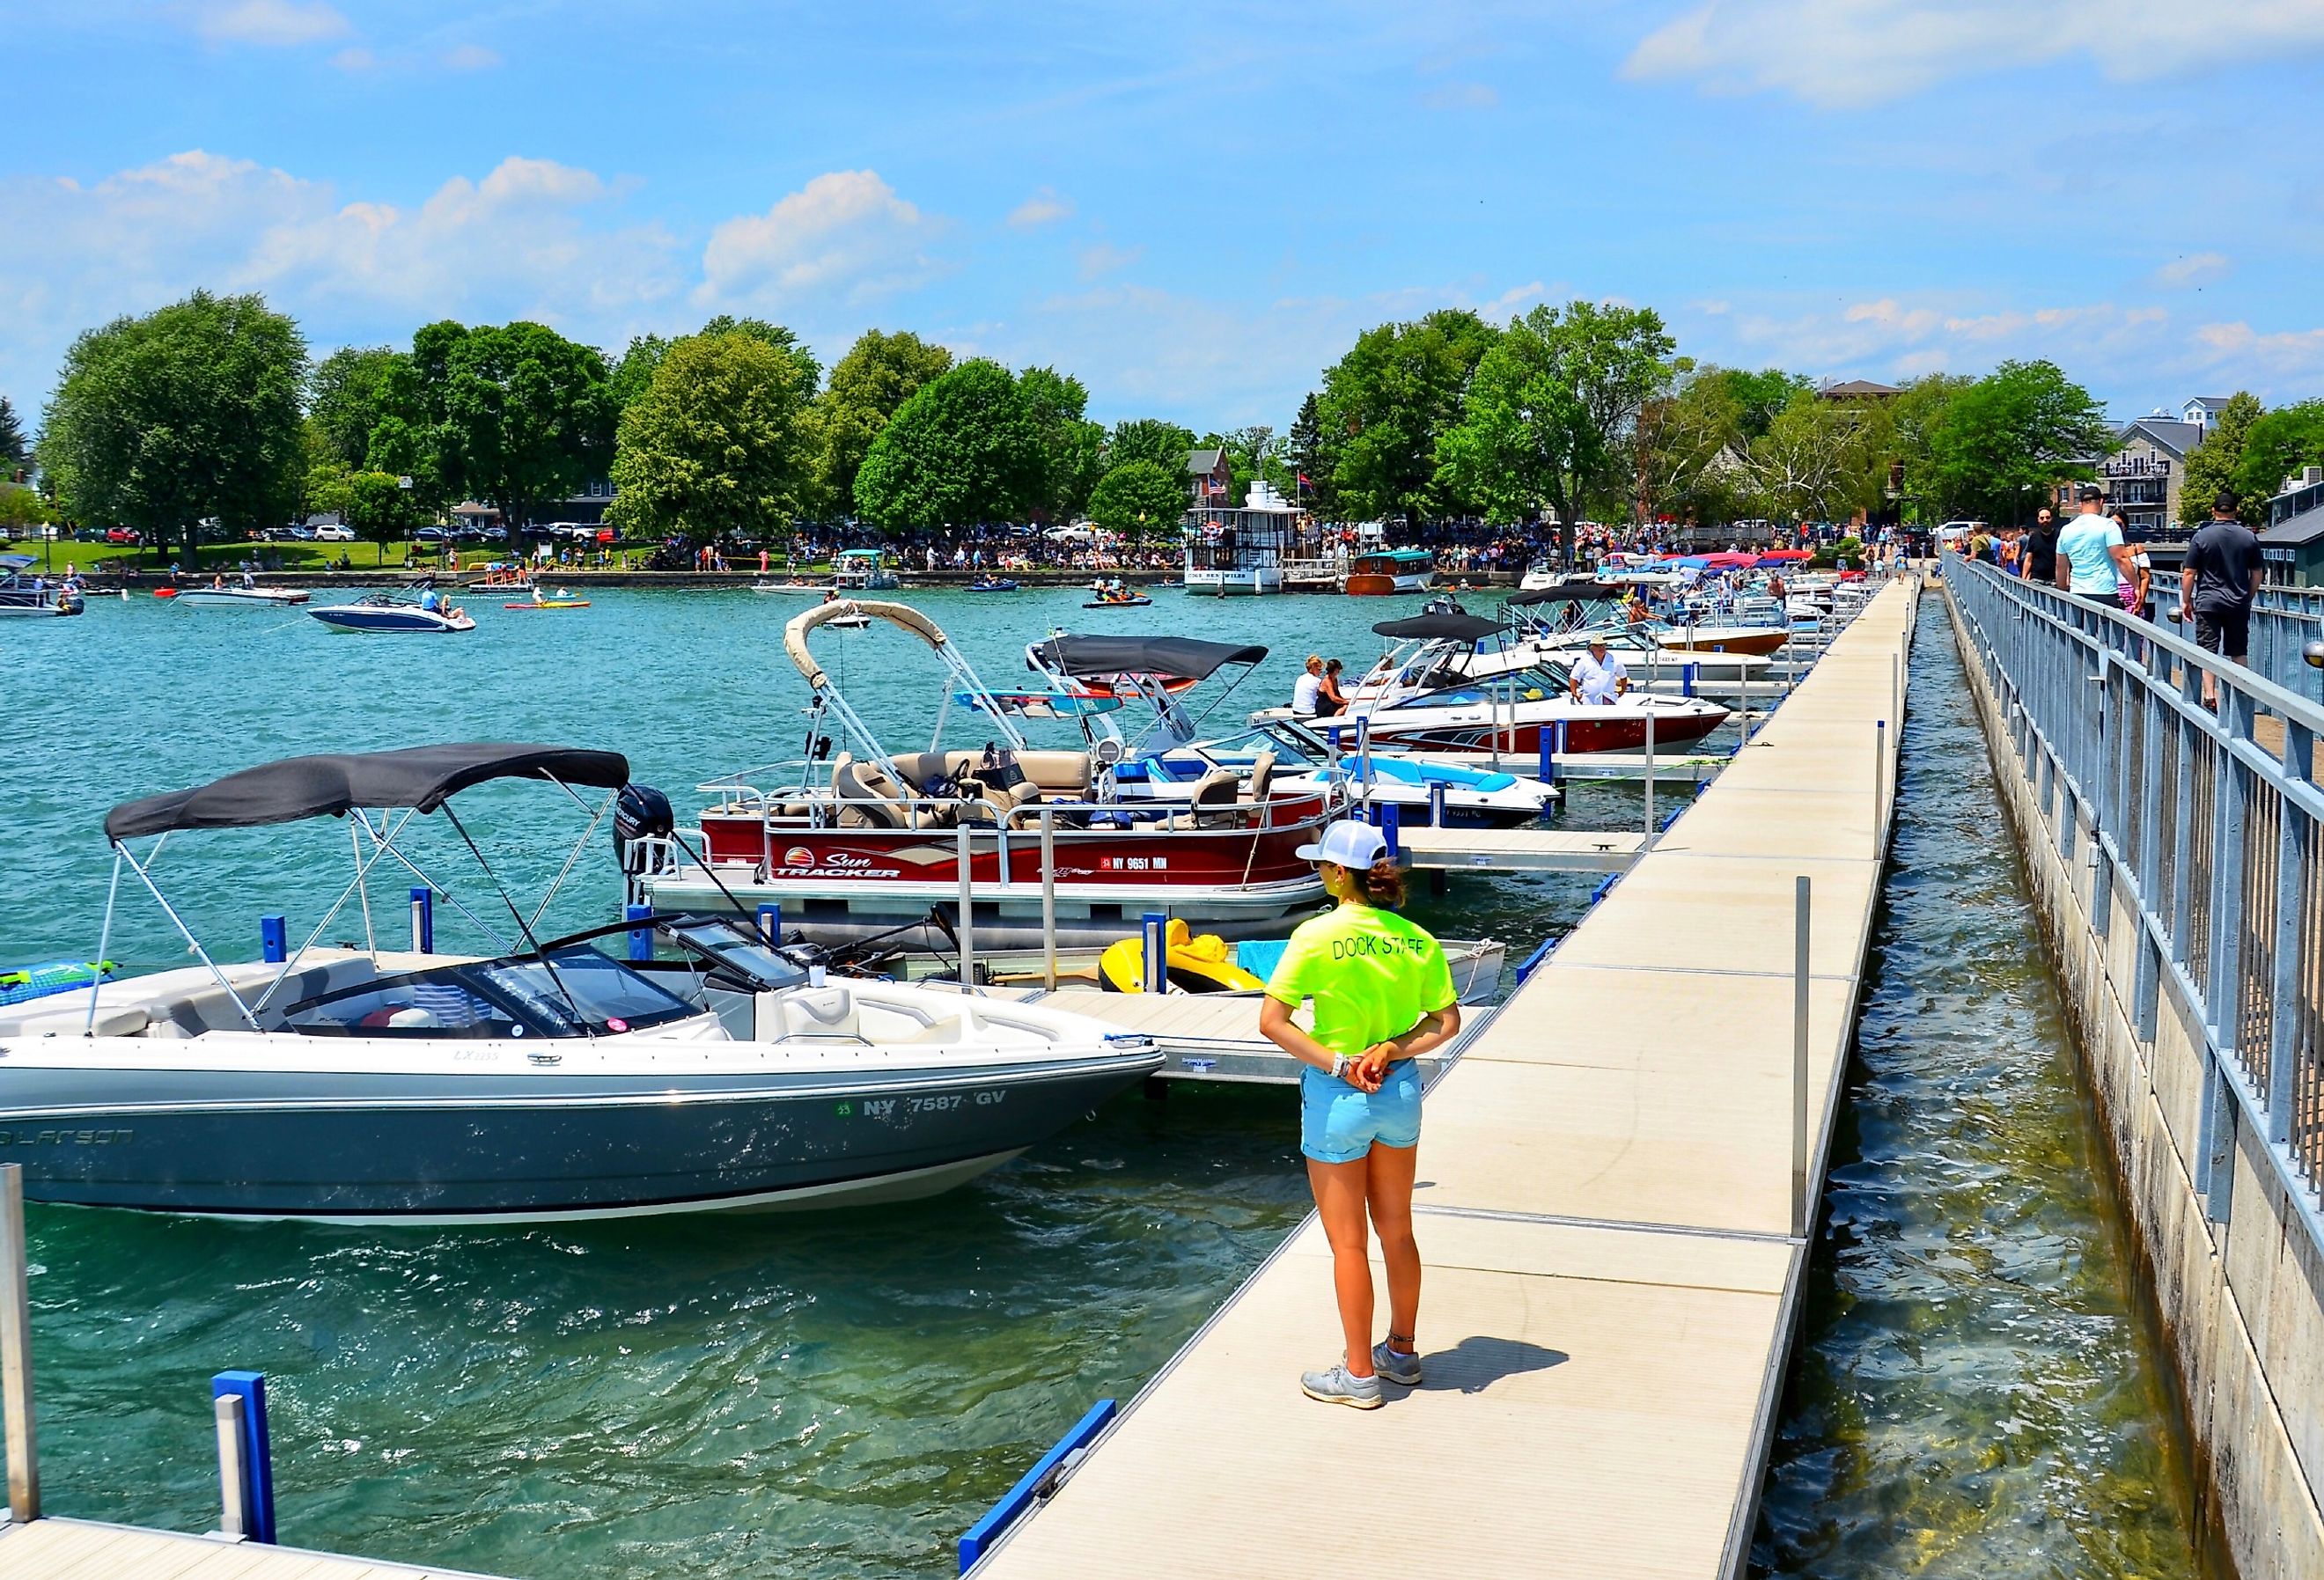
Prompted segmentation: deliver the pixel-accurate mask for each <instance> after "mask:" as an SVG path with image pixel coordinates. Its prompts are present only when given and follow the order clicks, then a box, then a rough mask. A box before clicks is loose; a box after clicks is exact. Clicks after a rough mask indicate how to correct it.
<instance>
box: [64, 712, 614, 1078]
mask: <svg viewBox="0 0 2324 1580" xmlns="http://www.w3.org/2000/svg"><path fill="white" fill-rule="evenodd" d="M501 779H529V780H530V779H538V780H543V781H548V782H549V783H550V784H553V785H555V786H556V787H557V788H558V790H562V791H564V793H565V794H566V795H567V797H568V798H570V799H572V800H573V802H574V803H575V804H576V805H577V806H579V807H580V808H582V809H583V810H584V811H586V812H588V813H589V814H590V816H589V821H588V825H587V827H585V828H584V829H583V830H582V831H581V835H580V837H579V838H578V839H576V841H575V842H574V845H573V848H572V849H571V850H570V851H568V852H567V854H566V857H565V862H564V864H563V865H561V866H560V867H558V871H557V875H556V877H555V878H554V879H552V880H551V881H550V882H549V888H548V890H547V891H546V892H544V893H543V894H542V895H541V898H540V901H539V903H538V904H537V905H535V906H534V908H533V910H532V914H531V915H530V917H528V916H527V915H526V914H525V913H524V911H522V910H520V909H519V908H518V906H517V903H516V901H515V900H514V899H513V898H512V896H511V895H510V893H509V892H508V888H507V886H506V885H505V884H503V883H502V882H501V881H500V876H499V874H498V873H495V872H493V866H492V864H491V863H490V862H488V861H486V860H485V859H484V852H483V851H482V850H481V849H480V848H479V847H478V846H477V845H476V842H475V839H474V838H473V837H472V836H470V835H469V833H468V830H467V827H466V825H465V824H463V823H462V822H461V821H460V818H459V815H458V814H457V813H456V812H455V811H453V809H452V807H451V805H450V798H451V797H452V796H454V795H456V794H457V793H458V792H459V791H460V790H466V789H469V788H471V787H473V786H475V785H478V784H485V783H490V782H491V781H494V780H501ZM628 782H629V760H628V759H627V758H625V757H623V756H622V754H621V753H618V752H604V751H595V750H589V749H585V748H575V747H560V746H538V745H517V744H508V743H475V744H460V745H445V746H414V747H406V748H402V749H401V750H397V751H387V752H369V753H327V754H322V755H318V756H309V757H294V758H285V759H282V760H281V761H280V762H272V763H265V764H262V765H260V766H259V767H256V768H252V769H245V770H244V771H242V772H239V773H233V774H228V775H226V777H225V778H224V779H220V780H215V781H211V782H210V783H208V784H207V785H199V786H196V787H195V788H193V789H191V790H174V791H168V792H165V793H163V794H161V795H155V796H147V797H143V798H142V799H137V800H133V801H124V802H123V803H121V804H120V805H119V806H116V807H115V808H113V810H112V811H111V812H109V813H107V814H106V825H105V826H106V840H107V842H108V843H109V844H111V845H112V846H113V855H114V862H113V874H112V878H111V881H110V882H109V883H108V884H107V885H106V895H105V920H104V923H103V925H102V927H101V928H100V929H99V932H98V935H97V958H98V959H100V960H102V959H104V958H105V957H106V949H107V948H108V947H110V946H111V944H112V941H113V919H114V915H115V910H116V909H117V905H118V901H119V897H120V892H121V873H122V870H123V869H124V867H125V868H127V869H128V871H129V872H130V873H132V874H134V876H135V877H136V879H137V881H138V882H140V883H142V884H143V886H144V888H145V892H147V893H149V894H151V895H152V897H153V902H154V904H155V905H157V906H158V907H160V909H161V914H162V915H163V916H164V917H166V918H168V919H169V921H170V925H171V927H173V928H175V929H177V931H178V935H179V936H180V938H184V939H185V940H186V943H187V945H188V946H189V947H190V948H191V949H192V950H193V952H194V956H195V957H196V958H197V959H198V960H199V961H200V962H201V963H202V966H203V967H204V969H206V970H208V973H209V974H210V976H211V978H212V979H213V980H215V981H216V982H217V984H218V986H219V987H220V988H221V989H222V990H224V992H225V993H226V997H227V998H228V999H230V1000H232V1001H233V1003H234V1006H235V1012H236V1013H238V1014H239V1015H240V1016H241V1018H242V1021H243V1022H244V1024H245V1025H247V1026H248V1027H249V1028H250V1029H251V1030H253V1031H254V1032H258V1033H261V1034H263V1033H264V1031H265V1030H266V1028H265V1027H264V1026H263V1024H262V1023H261V1022H260V1021H259V1019H258V1016H259V1012H261V1011H263V1010H264V1009H265V1008H266V1006H267V1004H268V1003H270V1002H272V999H273V997H274V995H275V993H277V992H278V991H279V990H280V989H281V986H282V984H284V983H285V982H287V981H289V980H290V977H291V973H292V972H293V971H295V970H297V969H298V967H299V964H300V961H302V960H304V959H305V958H306V956H307V954H308V952H309V950H311V949H312V948H313V947H315V945H316V943H317V941H318V940H319V939H320V938H322V936H323V934H324V932H325V931H326V930H327V929H328V928H329V927H330V925H331V923H332V922H334V921H336V920H337V919H338V917H339V913H340V912H341V911H343V910H346V905H347V901H350V900H355V901H357V903H358V906H359V909H360V910H361V911H362V914H363V919H364V951H365V953H367V954H370V955H373V956H377V954H378V953H379V941H378V936H377V933H376V931H375V929H374V926H373V922H372V914H371V893H370V890H369V887H368V885H367V882H366V880H367V879H368V878H369V876H370V874H371V871H372V869H373V868H374V867H375V866H377V865H379V864H381V863H382V862H384V861H389V860H392V861H393V862H394V863H395V864H398V865H400V866H401V867H402V868H403V869H404V870H405V871H407V872H409V873H410V874H411V875H412V876H413V877H415V878H418V879H419V880H420V882H423V883H425V884H427V885H428V887H429V891H430V892H432V893H435V894H438V895H440V896H441V897H442V898H443V899H444V900H445V901H447V903H449V904H450V905H451V906H452V907H453V909H454V910H457V911H458V912H459V914H460V915H462V916H463V917H466V919H468V920H469V921H470V922H472V923H474V924H475V926H476V928H477V929H479V930H480V931H482V932H483V933H484V936H485V937H486V938H490V939H491V940H492V941H493V944H494V945H495V946H497V947H499V948H500V949H501V950H502V951H503V953H506V952H507V951H508V948H509V940H508V939H507V938H503V936H502V935H501V933H500V932H499V931H498V929H495V928H494V927H493V925H492V924H491V923H489V922H487V921H485V920H484V918H483V917H481V916H478V915H477V914H476V912H475V910H472V909H470V908H469V906H468V905H467V903H466V901H463V900H462V899H461V898H460V897H459V896H458V895H457V893H455V892H453V891H451V890H450V889H448V888H445V887H443V886H441V885H440V884H439V882H438V880H437V879H435V878H434V877H433V876H431V875H430V874H429V873H427V872H426V871H424V870H423V869H422V868H421V867H420V864H418V863H417V862H415V861H413V860H412V859H411V858H410V856H409V855H406V854H405V853H404V852H403V851H402V850H401V849H399V848H398V847H397V845H396V843H395V842H396V840H397V839H398V838H400V837H401V836H402V834H403V832H404V830H405V829H406V828H408V827H410V824H411V821H412V819H413V818H418V817H420V816H423V815H426V814H429V813H433V812H437V811H441V812H442V813H443V814H444V817H445V820H446V821H447V822H448V823H449V824H450V825H451V826H452V828H453V829H454V831H455V832H457V834H458V835H459V836H460V841H461V843H462V844H463V845H466V847H467V849H468V853H469V855H472V856H474V857H475V862H476V865H477V867H478V869H479V870H480V871H481V872H482V873H484V877H485V879H486V881H487V882H490V883H491V884H492V886H493V892H495V893H497V894H498V895H499V896H500V900H501V902H502V903H503V905H505V906H506V907H507V908H508V911H509V915H510V917H511V919H513V920H514V921H515V923H516V925H517V930H518V931H519V932H520V933H521V935H522V936H523V938H524V939H525V941H526V942H527V943H528V944H530V945H531V946H532V947H533V949H534V950H535V951H536V952H537V951H538V950H539V939H538V938H535V936H534V934H533V927H534V925H535V924H536V923H538V922H539V920H540V919H541V917H542V916H543V915H544V914H546V913H547V911H548V909H549V905H550V903H551V902H552V901H555V899H556V898H557V895H558V892H559V891H560V890H561V889H562V888H563V887H564V885H565V881H566V879H567V878H568V877H569V876H571V874H572V872H573V869H574V866H575V865H576V864H577V863H578V862H579V860H580V858H581V853H582V852H583V851H584V850H585V849H586V848H587V846H588V844H589V842H590V840H591V839H593V838H594V837H595V835H596V832H597V826H598V825H599V824H600V823H602V822H604V818H605V814H606V813H608V812H610V811H611V810H613V806H614V804H615V802H616V801H618V800H619V799H620V796H621V791H622V787H623V786H625V785H627V784H628ZM576 783H578V784H582V785H585V786H587V787H589V788H593V789H600V790H608V791H610V793H609V794H608V795H607V796H606V797H605V799H604V801H603V802H601V803H599V804H598V805H597V806H596V807H595V808H591V806H590V803H589V802H588V801H586V800H585V799H583V798H582V797H581V796H580V795H579V793H578V792H576V790H575V789H574V788H573V787H574V785H575V784H576ZM358 796H360V797H361V798H363V799H362V800H361V801H360V802H359V801H357V800H356V799H354V798H356V797H358ZM374 812H376V814H377V821H374ZM395 814H400V816H398V815H395ZM321 817H344V818H346V819H347V837H348V841H349V843H350V845H352V846H353V849H354V859H355V875H354V876H353V877H351V878H350V879H349V880H348V881H347V883H346V887H345V888H343V889H342V890H340V892H339V895H338V898H337V900H335V901H332V903H331V905H330V908H329V909H328V910H326V911H325V912H324V913H323V917H322V919H321V920H319V921H318V922H317V923H316V924H315V927H314V930H313V931H311V932H309V934H308V935H307V937H306V938H305V940H304V941H303V942H301V943H300V946H299V947H298V948H297V949H296V950H292V951H289V952H288V953H287V954H286V956H285V958H284V960H283V962H282V969H281V970H280V971H279V972H277V973H275V975H274V978H273V980H272V981H271V982H269V983H268V984H266V986H265V988H264V990H263V992H261V993H259V994H258V996H257V998H256V1000H255V1001H252V1000H250V999H246V998H244V996H243V993H241V992H240V991H239V990H237V989H236V988H235V985H234V983H233V982H232V980H231V979H229V978H228V977H227V975H226V973H225V972H224V971H223V970H221V969H220V968H219V966H218V964H217V961H216V960H215V959H213V958H212V957H211V956H210V953H209V951H208V949H207V948H205V947H203V945H202V941H201V939H200V938H198V937H197V936H196V935H195V933H194V930H193V929H191V928H190V927H189V926H188V925H187V924H186V921H185V919H184V918H183V917H182V916H180V914H179V913H178V909H177V907H176V906H174V905H172V904H171V903H170V898H169V896H168V895H166V894H164V893H163V892H161V885H160V884H159V883H157V882H154V879H153V869H154V868H155V867H156V866H157V865H158V864H160V861H161V852H162V850H163V848H164V846H166V845H167V844H168V843H169V839H170V836H171V835H172V834H174V833H178V832H180V831H182V830H186V829H197V828H250V827H268V826H270V825H272V824H277V823H290V822H300V821H305V820H309V819H312V818H321ZM366 834H367V835H369V836H370V837H371V848H370V850H369V851H368V853H366V851H365V849H364V836H365V835H366ZM147 835H151V836H152V841H153V843H152V845H149V846H147V847H146V849H145V851H144V853H143V860H140V859H139V856H138V854H137V853H136V852H135V851H134V850H133V849H132V848H131V846H130V843H129V842H130V841H132V840H134V839H137V838H141V837H143V836H147ZM549 975H550V976H551V978H552V980H553V979H554V978H555V976H556V971H555V968H554V967H553V966H551V967H550V968H549ZM102 986H103V979H102V978H101V977H99V978H97V979H94V980H92V981H91V983H90V984H89V995H88V1012H87V1014H86V1016H85V1017H84V1018H83V1020H82V1022H81V1034H82V1035H83V1036H85V1037H89V1036H95V1035H96V1026H97V998H98V993H99V990H100V988H101V987H102ZM560 991H561V986H560ZM567 996H568V1000H569V997H570V995H569V994H568V995H567ZM576 1012H577V1005H576Z"/></svg>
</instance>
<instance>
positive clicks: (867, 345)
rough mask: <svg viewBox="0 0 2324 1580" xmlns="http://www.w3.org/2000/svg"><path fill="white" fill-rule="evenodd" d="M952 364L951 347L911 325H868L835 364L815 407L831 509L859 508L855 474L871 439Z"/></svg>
mask: <svg viewBox="0 0 2324 1580" xmlns="http://www.w3.org/2000/svg"><path fill="white" fill-rule="evenodd" d="M950 366H952V353H951V352H950V351H947V350H946V349H945V347H943V346H936V345H932V344H930V343H929V342H927V341H926V340H923V339H921V338H920V337H918V335H915V334H913V333H912V332H911V331H910V330H909V329H900V330H898V331H897V332H896V333H894V334H892V335H891V334H885V333H882V332H881V330H878V329H866V330H865V331H864V332H863V333H862V335H861V336H859V337H857V338H856V341H855V344H854V345H853V346H849V347H848V348H847V355H846V356H843V357H841V358H840V359H839V360H838V361H837V362H835V363H834V364H833V365H832V367H831V380H830V382H829V383H827V384H826V385H825V388H824V392H823V394H822V397H821V398H820V399H819V400H817V401H816V407H815V425H816V436H817V439H818V440H819V442H820V445H821V448H822V453H821V455H820V457H818V459H817V462H816V483H817V484H818V485H820V487H821V490H822V494H823V497H824V499H825V501H827V502H828V504H829V505H830V507H831V508H833V509H835V510H839V511H843V512H844V511H847V510H851V509H853V507H854V500H855V474H856V473H857V471H859V470H860V469H861V468H862V465H863V457H865V456H866V455H868V454H870V453H871V441H872V440H874V439H878V438H879V437H880V430H881V429H883V428H885V427H886V426H887V425H888V420H889V419H890V417H893V416H894V415H895V414H896V412H897V411H899V410H900V409H901V408H902V406H903V404H904V402H907V401H908V400H910V399H911V398H912V396H913V395H914V394H916V393H918V391H919V389H920V386H921V385H923V384H925V383H927V382H928V381H929V380H931V379H933V378H936V376H937V375H938V374H942V373H943V372H944V371H945V369H947V368H949V367H950Z"/></svg>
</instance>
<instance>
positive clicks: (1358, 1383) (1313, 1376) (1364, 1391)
mask: <svg viewBox="0 0 2324 1580" xmlns="http://www.w3.org/2000/svg"><path fill="white" fill-rule="evenodd" d="M1299 1391H1300V1392H1302V1393H1304V1394H1305V1395H1306V1396H1307V1397H1308V1398H1309V1399H1320V1400H1323V1402H1324V1403H1325V1404H1343V1405H1346V1406H1348V1407H1349V1408H1350V1409H1360V1410H1376V1409H1379V1407H1380V1403H1381V1400H1380V1385H1379V1378H1377V1377H1351V1376H1350V1375H1348V1368H1347V1364H1346V1363H1344V1362H1342V1363H1341V1364H1339V1365H1337V1366H1334V1367H1333V1368H1332V1369H1331V1370H1329V1371H1327V1372H1301V1373H1300V1374H1299Z"/></svg>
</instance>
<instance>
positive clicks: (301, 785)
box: [105, 742, 630, 840]
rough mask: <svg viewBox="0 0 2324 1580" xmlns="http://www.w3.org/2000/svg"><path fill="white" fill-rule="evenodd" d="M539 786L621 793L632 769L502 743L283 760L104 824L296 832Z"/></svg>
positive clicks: (120, 833)
mask: <svg viewBox="0 0 2324 1580" xmlns="http://www.w3.org/2000/svg"><path fill="white" fill-rule="evenodd" d="M534 777H539V778H542V779H549V780H555V781H558V782H559V783H563V784H584V785H592V786H595V787H596V788H598V789H600V790H619V789H620V788H621V787H622V785H625V784H627V783H628V782H629V781H630V760H629V759H628V758H626V757H624V756H622V754H621V753H619V752H593V751H588V750H585V749H583V748H579V747H574V746H521V745H512V744H506V743H501V742H479V743H471V744H466V745H447V746H407V747H405V748H403V749H402V750H401V751H397V752H333V753H325V754H323V755H321V756H317V757H287V758H285V759H283V760H282V761H281V762H269V763H266V764H264V765H263V766H261V767H257V768H245V769H244V770H243V771H242V772H240V773H229V774H227V775H226V777H225V778H224V779H221V780H216V781H212V782H211V783H208V784H206V785H201V786H198V787H197V788H195V789H193V790H171V791H169V792H168V793H166V794H163V795H158V796H147V797H145V798H144V799H142V800H135V801H124V802H122V803H121V805H119V806H117V807H115V808H113V810H112V811H110V812H107V813H106V815H105V836H106V838H107V839H109V840H122V839H130V838H134V837H135V836H139V835H143V834H167V833H169V832H171V830H173V829H178V828H249V827H256V826H258V825H260V824H264V823H295V822H298V821H299V820H300V819H301V818H320V817H323V816H325V815H326V814H327V815H329V816H332V817H339V816H343V815H344V814H346V812H348V811H351V810H353V809H354V808H357V807H410V808H413V809H415V810H417V811H421V812H432V811H434V810H435V809H436V808H438V807H440V806H442V805H443V804H444V802H445V800H446V799H448V798H449V797H451V796H453V795H455V794H457V793H458V792H459V791H461V790H466V789H467V788H468V787H469V786H470V785H473V784H482V783H484V781H487V780H494V779H530V778H534Z"/></svg>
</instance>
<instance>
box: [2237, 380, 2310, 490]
mask: <svg viewBox="0 0 2324 1580" xmlns="http://www.w3.org/2000/svg"><path fill="white" fill-rule="evenodd" d="M2319 462H2324V401H2302V402H2299V403H2298V404H2297V405H2292V406H2279V407H2277V408H2276V409H2275V410H2274V411H2270V412H2268V413H2267V414H2266V415H2264V416H2263V417H2261V418H2259V419H2258V420H2255V422H2253V424H2252V425H2251V429H2250V431H2248V432H2247V433H2246V434H2245V435H2244V452H2243V458H2242V459H2241V460H2239V461H2237V462H2236V474H2235V481H2236V493H2238V494H2242V495H2243V496H2244V497H2245V498H2246V500H2257V501H2259V503H2260V508H2261V510H2262V512H2263V513H2264V511H2265V510H2266V507H2267V502H2268V501H2269V500H2270V499H2272V498H2273V497H2274V496H2275V495H2276V494H2277V493H2278V492H2280V491H2281V490H2282V487H2283V481H2284V479H2285V478H2287V477H2292V476H2298V475H2299V472H2300V469H2301V467H2312V466H2315V465H2317V464H2318V463H2319Z"/></svg>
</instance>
